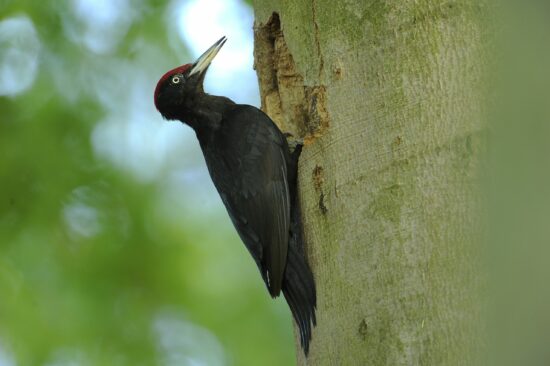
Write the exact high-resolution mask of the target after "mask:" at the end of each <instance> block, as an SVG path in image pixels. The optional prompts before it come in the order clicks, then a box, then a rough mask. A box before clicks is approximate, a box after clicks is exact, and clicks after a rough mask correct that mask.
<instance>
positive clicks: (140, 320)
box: [0, 0, 294, 365]
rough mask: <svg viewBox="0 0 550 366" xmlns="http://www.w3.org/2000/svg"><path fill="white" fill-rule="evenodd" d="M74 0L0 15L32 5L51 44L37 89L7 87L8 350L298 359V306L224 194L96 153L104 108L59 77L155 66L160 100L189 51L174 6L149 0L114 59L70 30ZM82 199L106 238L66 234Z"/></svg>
mask: <svg viewBox="0 0 550 366" xmlns="http://www.w3.org/2000/svg"><path fill="white" fill-rule="evenodd" d="M67 6H68V5H67V2H65V1H60V2H54V1H42V2H40V1H30V0H28V1H22V0H18V1H6V0H3V1H0V21H1V20H3V19H6V18H9V17H11V16H16V15H20V14H25V15H27V16H28V17H29V18H30V19H31V20H32V21H33V23H34V25H35V27H36V29H37V33H38V38H39V39H40V41H41V56H40V61H39V69H38V77H37V79H36V81H35V82H34V84H33V86H32V88H30V89H29V90H27V91H25V92H24V93H23V94H20V95H18V96H16V97H0V192H1V193H0V352H4V354H8V355H9V357H11V358H12V359H13V361H14V364H17V365H47V364H48V365H49V364H52V365H53V364H56V365H57V364H69V363H70V362H74V363H71V364H78V365H155V364H163V365H191V364H193V365H211V364H233V365H288V364H292V363H293V362H294V350H293V340H292V328H291V320H290V315H289V311H288V309H287V307H286V305H285V304H284V302H283V301H282V300H281V299H279V300H277V301H276V302H273V301H271V299H270V298H269V296H268V294H267V292H266V291H265V288H264V285H263V283H262V282H261V279H260V276H259V275H258V273H257V269H256V268H255V265H254V264H253V262H252V260H251V259H250V258H249V255H248V253H247V252H246V250H245V248H244V246H243V245H242V244H241V243H240V240H239V239H238V237H237V235H236V234H235V232H234V230H233V228H232V227H231V224H230V222H229V220H228V217H227V215H226V213H225V211H224V210H223V208H222V206H221V202H220V201H219V200H218V199H217V197H216V198H215V199H216V201H215V202H216V205H217V209H216V210H204V209H202V208H200V207H199V208H197V207H192V206H191V205H184V204H179V203H178V202H181V201H185V200H186V197H173V199H174V201H173V202H174V204H172V203H171V198H170V197H169V196H168V197H167V196H166V194H165V193H166V192H165V189H166V187H165V185H164V183H163V176H166V175H167V174H170V169H171V168H170V167H169V168H167V171H162V172H161V173H162V174H161V175H160V176H159V178H158V179H155V180H153V181H147V182H143V181H142V180H140V179H137V178H136V177H135V176H134V175H132V174H131V173H130V172H128V171H125V170H124V169H120V168H119V167H116V166H114V165H113V164H111V163H110V162H109V161H106V160H105V159H102V158H101V157H98V156H97V154H95V153H94V150H93V147H92V139H91V134H92V131H93V129H94V126H95V125H96V123H97V121H98V120H101V119H102V118H104V117H105V114H106V111H105V109H104V108H103V107H102V106H101V104H100V103H99V102H98V100H97V98H95V96H94V95H92V93H88V94H86V92H84V93H81V94H79V95H78V96H77V97H75V98H72V99H71V98H67V97H66V96H63V95H62V91H63V88H61V89H60V88H59V87H54V85H55V80H54V79H55V73H56V72H62V73H64V74H65V79H64V80H66V81H67V82H68V84H67V85H66V86H67V90H69V93H71V92H70V90H72V89H71V88H73V87H74V85H69V84H72V83H75V84H76V85H78V87H79V88H81V89H84V90H85V89H86V88H87V87H88V84H87V81H86V80H82V79H81V78H79V77H77V75H78V71H79V70H82V68H89V69H90V70H93V72H94V73H96V74H97V77H109V75H111V73H113V72H116V70H114V69H113V70H110V69H108V68H106V67H105V65H109V64H108V63H103V61H105V60H104V59H105V58H107V59H109V60H110V61H113V63H114V62H116V64H117V65H120V64H122V65H128V66H129V67H133V68H137V69H139V70H142V72H143V73H144V74H145V75H148V76H147V77H148V79H147V80H149V78H150V81H151V85H150V90H147V91H146V93H149V94H151V105H150V106H148V108H151V109H153V108H154V106H153V103H152V92H153V88H154V83H155V81H156V79H158V77H159V75H161V74H162V73H163V72H164V71H165V70H167V69H168V68H169V67H171V66H173V65H177V64H178V63H181V60H182V58H185V59H188V58H189V57H188V56H187V54H186V51H185V49H184V45H182V46H181V51H178V50H174V48H173V47H172V48H170V47H169V45H168V43H167V42H168V39H169V35H168V34H167V29H166V26H165V21H164V20H165V19H166V17H165V15H166V11H167V5H166V4H165V3H164V2H157V1H152V0H151V1H141V2H139V6H140V7H141V9H142V12H141V14H142V15H141V17H139V18H138V19H137V20H135V21H134V22H133V23H132V25H131V28H130V29H129V31H128V33H127V35H126V37H125V38H124V39H123V41H122V42H121V44H120V46H119V47H118V48H117V49H116V51H115V52H113V53H109V54H107V55H98V54H93V53H91V52H90V51H88V50H86V49H85V48H83V47H82V46H80V45H78V44H76V43H74V42H71V41H69V40H68V39H67V37H66V35H65V34H64V32H63V28H62V27H61V26H60V23H61V17H62V16H63V13H64V12H66V11H67V10H66V9H67ZM140 44H146V45H151V46H148V47H136V45H140ZM159 123H165V122H159ZM179 128H182V129H183V128H187V127H184V126H183V125H182V126H180V127H179ZM190 141H191V140H190ZM193 143H195V142H194V141H193ZM197 151H198V150H197ZM172 158H173V159H174V160H175V161H177V157H175V158H174V157H172ZM197 159H202V158H201V157H200V155H199V154H197ZM200 164H202V160H201V161H200ZM208 184H211V183H209V182H208ZM211 191H212V192H214V191H213V190H211ZM73 203H79V204H85V205H86V206H88V207H93V208H94V210H95V211H94V212H96V213H97V214H96V216H95V217H94V219H95V220H94V222H95V223H96V225H97V226H98V228H97V230H96V231H95V232H96V233H97V234H96V235H89V236H82V235H80V236H79V235H75V234H74V233H72V232H71V231H70V230H69V228H68V227H67V223H66V221H67V217H66V215H68V214H69V215H70V214H78V212H77V213H75V212H72V213H71V211H69V213H67V211H66V206H67V205H70V204H73ZM162 329H164V330H162ZM163 332H164V333H163ZM161 333H162V334H161ZM216 339H217V340H216ZM220 345H221V347H220ZM6 357H7V356H6Z"/></svg>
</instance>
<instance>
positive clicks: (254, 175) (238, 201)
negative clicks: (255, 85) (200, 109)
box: [211, 106, 290, 297]
mask: <svg viewBox="0 0 550 366" xmlns="http://www.w3.org/2000/svg"><path fill="white" fill-rule="evenodd" d="M222 125H223V126H224V127H222V129H223V132H222V133H221V134H220V137H219V140H218V139H217V140H218V141H216V146H218V147H219V146H220V144H224V143H231V144H233V146H231V147H229V146H226V148H225V149H223V150H224V151H231V152H232V154H230V156H224V157H220V158H221V159H223V160H224V162H223V163H224V165H225V166H226V169H224V170H226V171H228V172H229V174H228V176H226V177H214V176H213V177H212V178H213V180H214V184H215V185H216V187H217V188H218V191H219V192H220V195H221V197H222V200H223V202H224V204H225V206H226V208H227V211H228V212H229V216H230V217H231V219H232V221H233V224H234V225H235V227H236V229H237V231H238V233H239V236H240V237H241V239H242V240H243V242H244V243H245V245H246V246H247V248H248V250H249V251H250V253H251V254H252V256H253V257H254V259H255V260H256V263H257V264H258V267H259V268H260V271H261V272H262V276H263V278H264V281H265V282H266V285H267V287H268V289H269V292H270V294H271V295H272V296H273V297H275V296H277V295H279V293H280V291H281V286H282V281H283V274H284V271H285V266H286V259H287V250H288V240H289V226H290V197H289V187H288V181H287V174H288V173H287V159H288V146H287V145H286V140H285V139H284V136H283V135H282V133H281V132H280V131H279V129H278V128H277V127H276V126H275V125H274V124H273V122H272V121H271V120H270V119H269V117H267V116H266V115H265V114H264V113H263V112H261V111H260V110H258V109H256V108H254V107H250V106H237V107H236V108H235V110H234V111H232V112H231V113H230V114H229V115H227V116H226V117H225V118H224V121H222ZM221 140H223V141H221ZM228 155H229V154H228ZM218 163H219V162H218ZM211 172H212V170H211ZM216 181H218V182H216Z"/></svg>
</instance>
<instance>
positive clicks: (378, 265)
mask: <svg viewBox="0 0 550 366" xmlns="http://www.w3.org/2000/svg"><path fill="white" fill-rule="evenodd" d="M254 3H255V11H256V25H255V29H254V32H255V67H256V70H257V73H258V78H259V82H260V89H261V97H262V108H263V110H264V111H266V112H267V113H268V114H269V115H270V116H271V117H272V118H273V119H274V120H275V121H276V123H277V124H278V125H279V126H280V127H281V128H282V130H283V131H285V132H289V133H291V134H292V135H293V137H294V138H299V139H303V140H304V141H305V147H304V150H303V152H302V155H301V159H300V165H299V192H300V197H301V204H302V212H303V223H304V235H305V241H306V251H307V254H308V258H309V262H310V264H311V267H312V270H313V272H314V276H315V280H316V283H317V292H318V296H319V298H318V314H317V315H318V316H317V319H318V322H317V327H316V328H315V330H314V332H313V340H312V345H311V351H310V355H309V357H308V359H305V358H304V356H303V353H302V352H301V351H297V355H298V363H300V364H311V365H459V364H460V365H473V364H476V362H477V358H476V357H477V354H478V352H477V351H478V348H479V347H480V346H479V345H480V344H481V342H479V338H478V336H479V334H480V332H481V330H480V329H479V328H480V327H479V324H480V322H479V321H478V320H479V312H480V306H479V300H478V297H477V292H476V289H477V286H478V281H477V263H478V260H477V259H478V244H479V233H480V230H479V222H480V215H479V209H478V206H479V205H478V202H479V199H478V190H477V186H478V179H479V174H478V169H479V161H480V153H481V152H482V151H483V146H484V143H483V141H484V128H485V127H484V123H483V122H482V121H483V119H482V111H481V108H480V105H481V103H480V100H481V97H482V95H481V94H482V92H481V88H480V85H481V84H482V80H481V79H482V76H483V74H484V71H483V68H484V66H485V62H484V61H483V60H484V57H483V54H484V49H483V41H482V38H483V37H482V36H481V35H482V33H483V32H482V28H483V24H482V23H483V14H484V13H485V12H486V9H485V7H484V6H483V3H482V2H478V1H471V2H470V1H458V0H457V1H445V2H441V1H437V0H423V1H414V2H412V1H389V2H386V1H369V0H367V1H365V0H346V1H340V2H335V1H328V0H313V1H303V0H287V1H273V0H270V1H267V0H255V1H254ZM297 347H298V349H299V342H297Z"/></svg>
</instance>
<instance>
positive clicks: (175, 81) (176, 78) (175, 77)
mask: <svg viewBox="0 0 550 366" xmlns="http://www.w3.org/2000/svg"><path fill="white" fill-rule="evenodd" d="M180 81H181V78H180V77H179V76H174V77H173V78H172V84H179V83H180Z"/></svg>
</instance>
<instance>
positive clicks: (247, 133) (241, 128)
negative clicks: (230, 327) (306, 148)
mask: <svg viewBox="0 0 550 366" xmlns="http://www.w3.org/2000/svg"><path fill="white" fill-rule="evenodd" d="M224 42H225V37H224V38H222V39H220V40H219V41H218V42H216V43H215V44H214V45H213V46H212V47H211V48H210V49H209V50H208V51H206V52H205V53H204V54H203V55H202V56H201V57H200V58H199V59H198V60H197V61H196V62H195V63H194V64H187V65H183V66H181V67H178V68H176V69H174V70H171V71H169V72H168V73H166V74H165V75H164V76H163V77H162V78H161V79H160V81H159V83H158V85H157V88H156V90H155V105H156V107H157V109H158V110H159V112H160V113H161V114H162V115H163V116H164V117H165V118H167V119H176V120H180V121H182V122H184V123H186V124H188V125H189V126H191V127H192V128H193V129H194V130H195V132H196V135H197V138H198V140H199V143H200V146H201V149H202V151H203V154H204V158H205V161H206V165H207V166H208V171H209V173H210V176H211V178H212V181H213V182H214V185H215V187H216V189H217V190H218V192H219V194H220V196H221V198H222V201H223V203H224V205H225V207H226V208H227V211H228V213H229V216H230V218H231V221H232V222H233V224H234V226H235V228H236V229H237V232H238V233H239V236H240V238H241V239H242V241H243V243H244V244H245V245H246V247H247V249H248V251H249V252H250V254H251V255H252V257H253V258H254V260H255V261H256V264H257V266H258V269H259V270H260V273H261V275H262V278H263V280H264V282H265V284H266V286H267V289H268V291H269V293H270V294H271V296H272V297H276V296H278V295H279V294H280V292H281V291H282V292H283V294H284V296H285V299H286V300H287V303H288V305H289V307H290V309H291V311H292V314H293V316H294V319H295V321H296V323H297V324H298V327H299V329H300V340H301V344H302V347H303V349H304V352H305V353H306V355H307V353H308V350H309V342H310V340H311V329H312V325H315V322H316V320H315V308H316V293H315V283H314V280H313V275H312V273H311V270H310V268H309V266H308V264H307V262H306V259H305V255H304V251H303V243H302V234H301V223H300V211H299V204H298V195H297V191H296V184H297V168H298V166H297V162H298V158H299V155H300V152H301V145H299V146H298V147H297V148H296V149H295V150H294V152H293V153H292V154H291V153H290V150H289V146H288V144H287V141H286V138H285V137H284V135H283V134H282V133H281V131H280V130H279V128H278V127H277V126H276V125H275V124H274V123H273V121H272V120H271V119H270V118H269V117H268V116H267V115H266V114H264V113H263V112H262V111H260V110H259V109H257V108H255V107H253V106H249V105H242V104H235V103H234V102H233V101H231V100H230V99H228V98H225V97H218V96H212V95H208V94H206V93H204V91H203V87H202V82H203V79H204V75H205V73H206V70H207V69H208V66H209V65H210V62H211V61H212V59H213V58H214V56H215V55H216V53H217V52H218V51H219V49H220V48H221V46H222V45H223V43H224Z"/></svg>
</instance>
